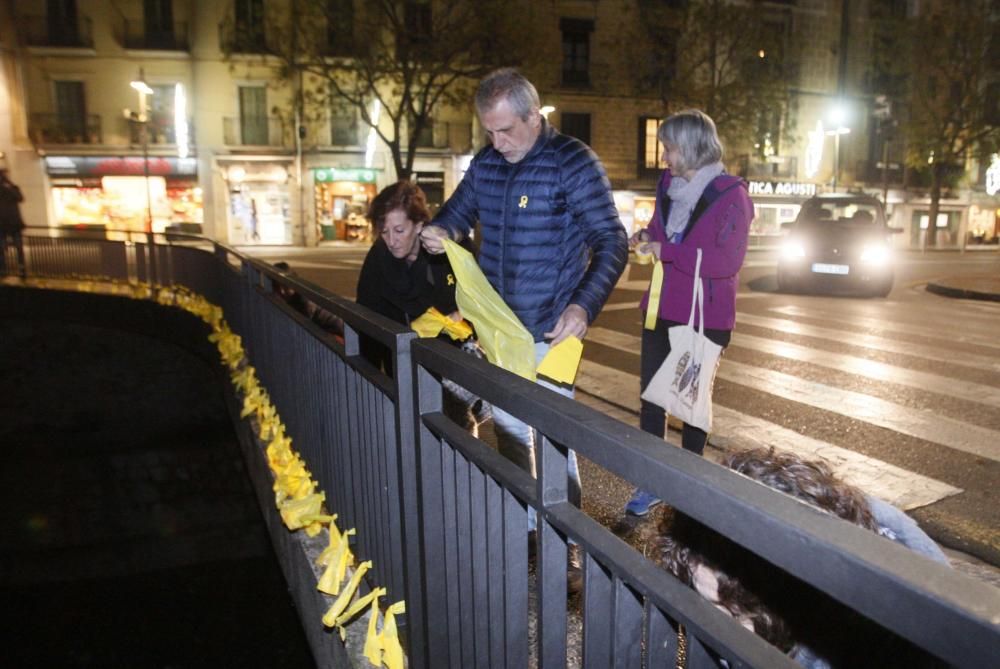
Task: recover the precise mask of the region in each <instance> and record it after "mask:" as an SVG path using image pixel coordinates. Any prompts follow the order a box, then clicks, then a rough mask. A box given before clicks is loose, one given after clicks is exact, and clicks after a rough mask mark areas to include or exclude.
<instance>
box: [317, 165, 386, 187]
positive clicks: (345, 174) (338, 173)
mask: <svg viewBox="0 0 1000 669" xmlns="http://www.w3.org/2000/svg"><path fill="white" fill-rule="evenodd" d="M313 178H314V179H315V180H316V183H331V182H334V181H354V182H359V183H363V184H373V183H375V170H372V169H368V168H365V167H350V168H341V167H318V168H316V169H314V170H313Z"/></svg>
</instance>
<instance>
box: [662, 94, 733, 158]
mask: <svg viewBox="0 0 1000 669" xmlns="http://www.w3.org/2000/svg"><path fill="white" fill-rule="evenodd" d="M656 136H657V137H658V138H659V139H660V141H661V142H663V143H664V144H667V143H669V144H673V145H674V146H676V147H677V148H678V150H679V151H680V152H681V156H682V157H683V159H684V166H685V167H686V168H688V169H690V170H698V169H701V168H702V167H704V166H705V165H711V164H712V163H717V162H719V161H720V160H722V142H721V141H719V133H718V131H716V129H715V121H713V120H712V118H711V117H710V116H709V115H708V114H706V113H705V112H703V111H701V110H700V109H685V110H684V111H681V112H677V113H676V114H673V115H672V116H670V117H669V118H668V119H667V120H666V121H664V122H663V123H661V124H660V129H659V130H658V131H657V133H656Z"/></svg>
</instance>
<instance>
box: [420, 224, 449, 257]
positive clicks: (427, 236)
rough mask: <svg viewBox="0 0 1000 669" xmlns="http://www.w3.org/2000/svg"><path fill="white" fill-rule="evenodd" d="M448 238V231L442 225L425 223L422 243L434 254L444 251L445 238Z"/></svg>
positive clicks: (421, 232)
mask: <svg viewBox="0 0 1000 669" xmlns="http://www.w3.org/2000/svg"><path fill="white" fill-rule="evenodd" d="M448 238H449V235H448V231H447V230H445V229H444V228H442V227H441V226H440V225H425V226H424V229H423V230H421V231H420V243H421V244H423V245H424V250H426V251H427V252H428V253H430V254H433V255H438V254H441V253H444V240H445V239H448Z"/></svg>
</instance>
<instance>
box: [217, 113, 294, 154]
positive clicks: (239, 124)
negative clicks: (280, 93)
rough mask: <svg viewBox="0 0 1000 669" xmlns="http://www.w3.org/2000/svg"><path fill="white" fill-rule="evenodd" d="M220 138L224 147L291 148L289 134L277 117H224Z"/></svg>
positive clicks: (283, 123)
mask: <svg viewBox="0 0 1000 669" xmlns="http://www.w3.org/2000/svg"><path fill="white" fill-rule="evenodd" d="M222 137H223V142H225V144H226V146H281V147H289V146H291V132H290V131H289V132H286V128H285V122H284V121H283V120H282V119H281V118H279V117H277V116H257V117H253V116H250V117H239V116H226V117H224V118H223V119H222Z"/></svg>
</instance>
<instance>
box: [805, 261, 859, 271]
mask: <svg viewBox="0 0 1000 669" xmlns="http://www.w3.org/2000/svg"><path fill="white" fill-rule="evenodd" d="M812 271H813V272H815V273H816V274H847V273H849V272H850V271H851V266H850V265H828V264H826V263H821V262H817V263H813V266H812Z"/></svg>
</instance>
